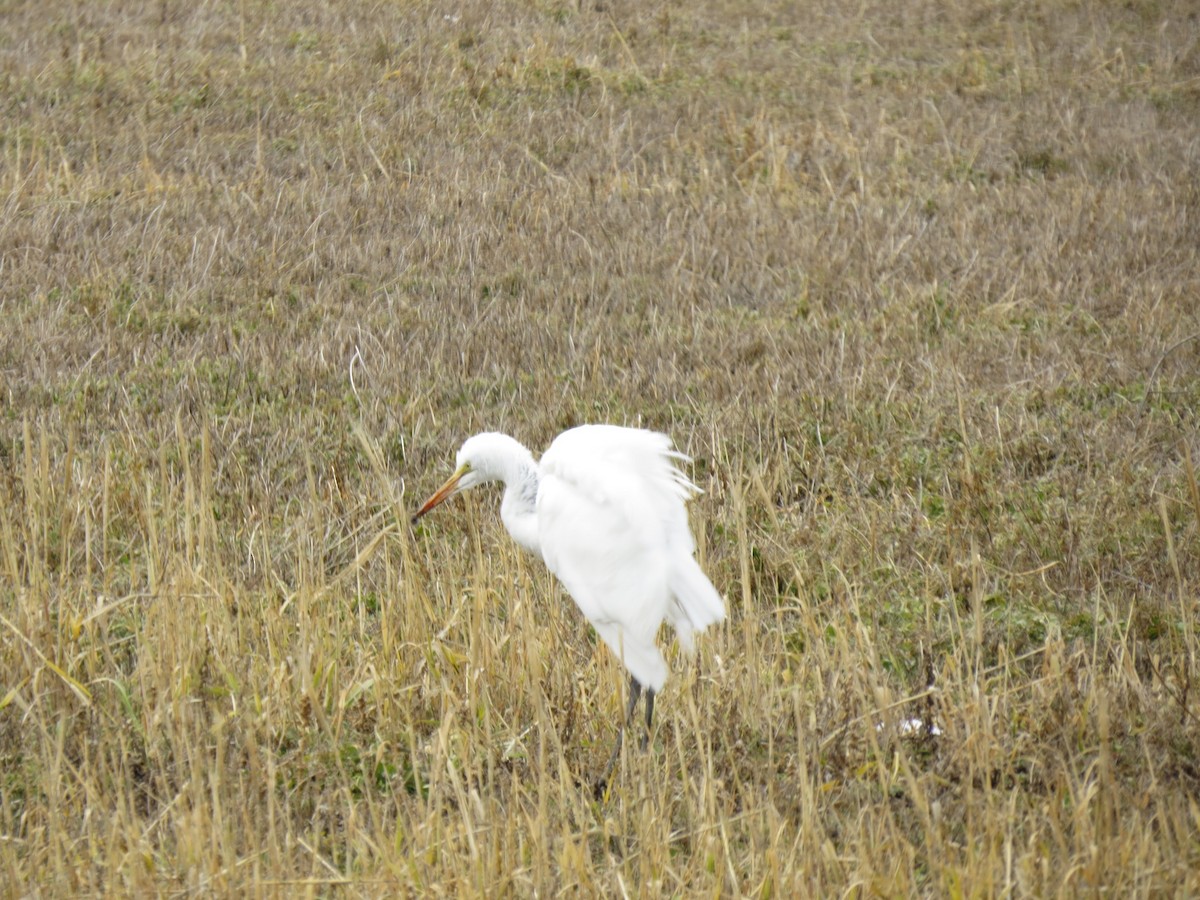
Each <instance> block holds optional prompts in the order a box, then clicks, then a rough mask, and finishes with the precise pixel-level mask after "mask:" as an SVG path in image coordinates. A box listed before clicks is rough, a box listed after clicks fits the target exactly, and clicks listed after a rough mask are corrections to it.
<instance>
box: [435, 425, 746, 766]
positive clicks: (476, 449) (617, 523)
mask: <svg viewBox="0 0 1200 900" xmlns="http://www.w3.org/2000/svg"><path fill="white" fill-rule="evenodd" d="M687 461H689V460H688V458H687V457H686V456H684V455H683V454H681V453H679V452H677V451H675V450H673V449H672V447H671V439H670V438H669V437H667V436H666V435H664V434H659V433H657V432H652V431H644V430H642V429H637V428H622V427H619V426H616V425H581V426H579V427H578V428H572V429H571V430H569V431H565V432H563V433H562V434H560V435H559V436H558V437H557V438H555V440H554V442H553V443H552V444H551V445H550V448H549V449H548V450H547V451H546V452H545V454H544V455H543V456H542V460H541V463H540V464H538V463H536V462H535V461H534V459H533V456H532V454H531V453H530V452H529V451H528V450H527V449H525V447H523V446H522V445H521V444H520V443H518V442H517V441H515V440H514V439H513V438H510V437H508V436H507V435H503V434H497V433H494V432H487V433H484V434H477V435H475V436H474V437H472V438H469V439H468V440H467V441H466V442H465V443H464V444H463V446H462V449H461V450H460V451H459V453H458V460H457V463H458V466H457V469H456V470H455V472H454V474H453V475H452V476H451V477H450V479H449V480H448V481H447V482H446V483H445V484H444V485H442V487H441V488H440V489H439V490H438V491H437V492H436V493H435V494H434V495H433V496H432V497H430V498H429V500H428V501H426V503H425V505H424V506H422V507H421V509H420V510H418V512H417V514H416V515H415V516H414V517H413V520H414V521H416V519H418V518H419V517H420V516H423V515H425V513H427V512H429V510H431V509H433V508H434V507H435V506H437V505H438V504H439V503H441V502H442V501H444V500H446V499H447V498H448V497H451V496H453V495H454V494H455V493H457V492H458V491H462V490H465V489H467V488H470V487H473V486H475V485H477V484H481V483H484V482H487V481H502V482H504V484H505V491H504V498H503V500H502V501H501V505H500V514H501V519H502V520H503V522H504V525H505V527H506V528H507V529H508V531H509V533H510V534H511V535H512V536H513V538H514V539H515V540H516V541H517V542H518V543H519V544H521V545H522V546H523V547H525V548H526V549H527V550H529V551H531V552H532V553H535V554H537V555H539V556H541V558H542V559H543V561H544V562H545V563H546V566H547V568H549V569H550V571H551V572H553V573H554V574H555V575H556V576H557V577H558V579H559V580H560V581H561V582H562V583H563V586H564V587H565V588H566V589H567V592H568V593H569V594H570V595H571V597H572V598H573V599H574V601H575V603H576V605H577V606H578V607H579V609H580V610H581V611H582V612H583V614H584V616H586V617H587V619H588V621H589V622H591V623H592V625H593V627H594V628H595V629H596V632H597V634H599V635H600V637H601V638H602V639H603V640H604V642H605V643H606V644H607V645H608V646H609V648H610V649H611V650H612V651H613V653H615V654H616V655H617V658H618V659H620V660H621V661H622V662H623V663H624V665H625V668H626V669H628V670H629V673H630V676H631V679H632V681H631V684H630V704H629V713H628V715H629V716H632V713H633V709H634V706H635V704H636V702H637V698H638V694H639V693H640V691H641V689H642V688H645V689H647V691H648V692H649V693H648V694H647V712H646V724H647V728H649V725H650V720H651V716H652V715H653V708H654V706H653V704H654V693H655V692H657V691H659V690H660V689H661V688H662V686H663V683H664V682H665V681H666V679H667V664H666V661H665V660H664V659H663V655H662V652H661V650H659V648H658V644H657V640H656V636H657V633H658V628H659V626H660V625H661V624H662V622H663V621H664V620H666V621H667V622H669V623H670V624H671V626H672V627H673V628H674V629H675V633H676V634H677V635H678V637H679V643H680V645H681V646H682V647H683V648H684V649H685V650H687V651H691V650H692V648H693V635H694V634H695V633H696V632H699V631H703V630H704V629H705V628H707V627H708V626H709V625H712V624H714V623H716V622H720V621H721V620H722V619H724V618H725V603H724V601H723V600H722V599H721V595H720V594H718V593H717V590H716V588H714V587H713V585H712V583H711V582H710V581H709V580H708V577H707V576H706V575H705V574H704V572H703V571H702V570H701V569H700V566H699V564H698V563H697V562H696V560H695V558H694V557H693V553H694V551H695V543H694V541H693V540H692V533H691V530H690V528H689V527H688V519H687V508H686V503H687V501H688V500H689V499H691V498H692V497H693V496H694V495H695V494H697V493H699V488H697V487H696V486H695V485H694V484H692V482H691V481H689V480H688V479H687V477H686V476H685V475H684V474H683V473H682V472H681V471H680V470H679V468H678V466H677V463H681V462H687ZM619 746H620V743H619V736H618V749H619ZM615 759H616V753H615V752H614V756H613V762H615ZM611 766H612V762H610V770H611ZM607 774H608V773H607V772H606V774H605V778H607ZM603 782H604V779H601V784H603Z"/></svg>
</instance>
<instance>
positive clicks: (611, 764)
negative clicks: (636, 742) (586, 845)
mask: <svg viewBox="0 0 1200 900" xmlns="http://www.w3.org/2000/svg"><path fill="white" fill-rule="evenodd" d="M641 696H642V686H641V685H640V684H639V683H638V680H637V679H636V678H634V677H633V676H632V675H631V676H629V706H628V707H626V709H625V721H624V722H622V723H621V727H620V728H618V729H617V745H616V746H615V747H613V752H612V756H610V757H609V758H608V765H607V766H605V767H604V774H603V775H601V776H600V780H599V781H597V782H596V799H597V800H600V799H602V798H603V797H604V790H605V788H607V787H608V777H609V776H610V775H612V772H613V769H615V768H616V767H617V760H618V759H620V757H621V738H622V737H624V736H625V727H626V726H627V725H628V724H629V723H630V722H632V721H633V711H634V710H635V709H636V708H637V702H638V698H639V697H641ZM653 714H654V691H647V692H646V731H647V734H648V733H649V730H650V716H652V715H653ZM645 748H646V736H643V737H642V749H643V750H644V749H645Z"/></svg>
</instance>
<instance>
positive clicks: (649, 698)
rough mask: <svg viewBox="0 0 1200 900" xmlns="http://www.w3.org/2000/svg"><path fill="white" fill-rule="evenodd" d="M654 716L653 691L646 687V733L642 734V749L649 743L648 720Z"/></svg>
mask: <svg viewBox="0 0 1200 900" xmlns="http://www.w3.org/2000/svg"><path fill="white" fill-rule="evenodd" d="M629 713H630V716H632V715H633V709H632V708H631V709H630V710H629ZM653 718H654V691H652V690H650V689H649V688H647V689H646V733H645V734H643V735H642V749H643V750H645V749H646V746H647V745H648V744H649V743H650V720H651V719H653Z"/></svg>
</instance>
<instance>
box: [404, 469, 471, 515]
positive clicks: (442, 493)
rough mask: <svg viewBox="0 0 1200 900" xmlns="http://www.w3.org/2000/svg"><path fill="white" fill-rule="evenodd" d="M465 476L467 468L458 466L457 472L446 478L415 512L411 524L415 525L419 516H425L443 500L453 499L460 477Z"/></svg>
mask: <svg viewBox="0 0 1200 900" xmlns="http://www.w3.org/2000/svg"><path fill="white" fill-rule="evenodd" d="M466 474H467V467H466V466H460V467H459V469H458V471H456V472H455V473H454V474H453V475H451V476H450V477H449V478H447V479H446V483H445V484H443V485H442V486H441V487H440V488H438V489H437V491H436V492H435V493H434V495H433V496H432V497H430V498H429V499H428V500H426V501H425V505H424V506H422V507H421V508H420V509H418V510H417V511H416V514H415V515H413V517H412V521H413V523H414V524H415V523H416V521H417V519H419V518H421V516H423V515H425V513H427V512H429V511H430V510H431V509H433V508H434V507H435V506H437V505H438V504H439V503H441V502H442V501H443V500H447V499H449V498H450V497H453V496H454V492H455V491H457V490H458V483H459V481H461V480H462V477H463V476H464V475H466Z"/></svg>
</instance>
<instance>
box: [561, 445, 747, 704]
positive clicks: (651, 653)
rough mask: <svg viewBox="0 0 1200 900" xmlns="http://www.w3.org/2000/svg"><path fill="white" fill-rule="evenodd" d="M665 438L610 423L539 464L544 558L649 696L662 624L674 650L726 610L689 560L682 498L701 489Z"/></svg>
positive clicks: (661, 670) (657, 677)
mask: <svg viewBox="0 0 1200 900" xmlns="http://www.w3.org/2000/svg"><path fill="white" fill-rule="evenodd" d="M685 459H686V457H684V456H683V455H682V454H680V453H677V452H675V451H673V450H672V449H671V441H670V439H669V438H668V437H666V435H662V434H656V433H654V432H650V431H642V430H640V429H633V428H620V427H618V426H614V425H584V426H581V427H579V428H574V429H571V430H570V431H566V432H564V433H563V434H561V435H559V437H558V438H557V439H556V440H555V441H554V443H553V444H551V445H550V449H549V450H547V451H546V453H545V455H544V456H543V457H542V461H541V465H540V469H541V483H540V485H539V487H538V501H537V512H538V532H539V535H540V539H541V547H542V556H543V558H544V559H545V561H546V565H547V567H548V568H549V569H550V571H552V572H553V573H554V574H555V575H556V576H557V577H558V578H559V580H560V581H562V583H563V585H564V587H566V589H567V591H568V592H569V593H570V594H571V597H572V598H573V599H574V600H575V602H576V604H577V605H578V606H579V608H580V610H581V611H582V612H583V614H584V615H585V616H587V618H588V620H589V621H591V623H592V624H593V626H595V628H596V631H597V633H599V634H600V636H601V638H603V639H604V641H605V643H607V644H608V645H609V647H610V648H611V649H612V650H613V652H614V653H616V654H617V656H618V658H620V659H621V660H622V661H623V662H624V664H625V666H626V668H627V669H629V671H630V674H632V675H633V677H634V678H636V679H637V680H638V682H639V683H641V684H642V685H644V686H646V687H648V688H651V689H653V690H655V691H657V690H659V689H661V687H662V685H663V682H665V681H666V677H667V667H666V663H665V662H664V660H663V657H662V653H661V652H660V651H659V649H658V647H657V644H656V643H655V635H656V633H657V631H658V627H659V625H660V624H661V622H662V621H663V619H664V618H665V619H667V620H668V621H670V622H671V624H672V625H673V626H674V628H675V630H676V632H677V633H678V634H679V638H680V643H681V644H683V646H684V647H685V649H689V650H690V649H691V645H692V633H693V631H699V630H702V629H704V628H705V627H707V626H708V625H710V624H712V623H714V622H718V621H720V620H721V619H722V618H724V616H725V605H724V602H723V601H722V600H721V597H720V595H719V594H718V593H717V591H716V589H715V588H713V586H712V584H711V583H710V582H709V580H708V578H707V577H705V575H704V573H703V572H702V571H701V570H700V567H699V566H698V565H697V564H696V561H695V560H694V559H693V558H692V551H693V550H694V547H695V545H694V543H693V541H692V535H691V531H690V530H689V528H688V522H687V510H686V507H685V505H684V504H685V501H686V500H687V499H688V498H689V497H691V496H692V495H693V494H695V493H697V492H698V489H697V488H696V486H695V485H693V484H692V483H691V482H690V481H688V480H687V478H686V477H684V475H683V473H681V472H680V471H679V469H677V468H676V467H675V465H674V462H675V460H685Z"/></svg>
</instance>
